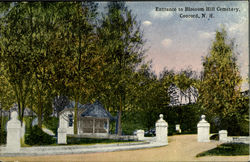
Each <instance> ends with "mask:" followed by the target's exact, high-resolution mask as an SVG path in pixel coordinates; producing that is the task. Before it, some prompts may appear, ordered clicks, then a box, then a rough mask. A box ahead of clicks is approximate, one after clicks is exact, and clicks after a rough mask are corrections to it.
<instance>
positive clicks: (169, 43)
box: [161, 38, 172, 47]
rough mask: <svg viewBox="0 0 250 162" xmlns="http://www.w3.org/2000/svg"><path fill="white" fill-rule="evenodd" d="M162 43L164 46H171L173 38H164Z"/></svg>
mask: <svg viewBox="0 0 250 162" xmlns="http://www.w3.org/2000/svg"><path fill="white" fill-rule="evenodd" d="M161 44H162V45H163V46H164V47H168V46H170V45H171V44H172V40H171V39H168V38H166V39H163V40H162V41H161Z"/></svg>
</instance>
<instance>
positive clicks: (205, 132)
mask: <svg viewBox="0 0 250 162" xmlns="http://www.w3.org/2000/svg"><path fill="white" fill-rule="evenodd" d="M205 117H206V116H205V115H201V121H200V122H199V123H198V124H197V129H198V142H209V141H210V139H209V134H210V124H209V123H208V122H207V121H206V120H205Z"/></svg>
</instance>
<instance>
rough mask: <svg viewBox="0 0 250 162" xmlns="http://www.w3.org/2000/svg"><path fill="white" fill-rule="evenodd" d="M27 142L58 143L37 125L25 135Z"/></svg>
mask: <svg viewBox="0 0 250 162" xmlns="http://www.w3.org/2000/svg"><path fill="white" fill-rule="evenodd" d="M25 143H26V144H28V145H49V144H53V143H56V140H55V139H54V138H53V137H52V136H50V135H48V134H46V133H45V132H43V131H42V129H40V128H39V127H38V126H37V125H36V126H34V127H32V129H31V131H30V132H29V133H28V134H26V135H25Z"/></svg>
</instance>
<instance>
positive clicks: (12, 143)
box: [6, 111, 21, 153]
mask: <svg viewBox="0 0 250 162" xmlns="http://www.w3.org/2000/svg"><path fill="white" fill-rule="evenodd" d="M17 117H18V114H17V112H16V111H13V112H12V113H11V119H10V120H9V121H8V123H7V144H6V150H7V152H11V153H15V152H19V151H20V148H21V141H20V139H21V122H20V121H19V120H18V119H17Z"/></svg>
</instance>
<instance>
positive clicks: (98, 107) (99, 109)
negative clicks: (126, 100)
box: [81, 101, 114, 120]
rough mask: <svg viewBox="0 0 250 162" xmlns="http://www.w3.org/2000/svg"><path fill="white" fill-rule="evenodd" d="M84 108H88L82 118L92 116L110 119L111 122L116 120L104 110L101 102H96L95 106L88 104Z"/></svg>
mask: <svg viewBox="0 0 250 162" xmlns="http://www.w3.org/2000/svg"><path fill="white" fill-rule="evenodd" d="M84 106H85V107H86V110H85V111H84V112H83V113H82V114H81V116H82V117H85V116H91V117H98V118H109V119H110V120H114V117H113V116H112V115H111V114H110V113H109V112H108V111H107V110H105V109H104V107H103V106H102V104H101V103H100V102H99V101H96V102H95V103H93V104H86V105H84Z"/></svg>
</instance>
